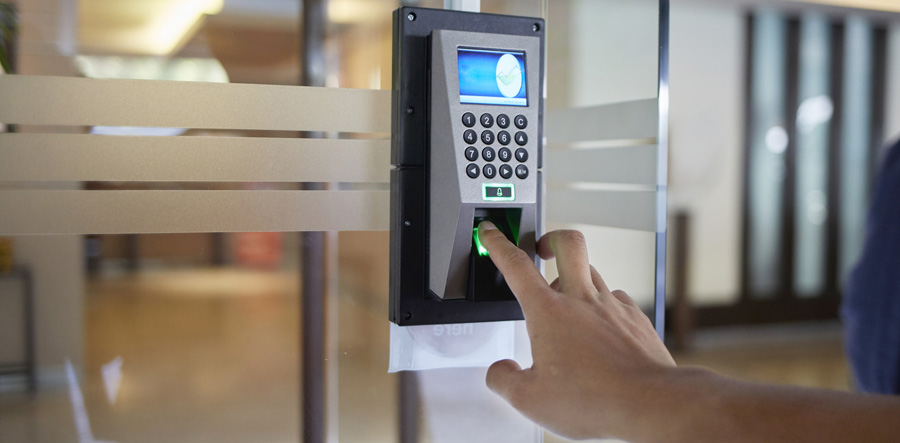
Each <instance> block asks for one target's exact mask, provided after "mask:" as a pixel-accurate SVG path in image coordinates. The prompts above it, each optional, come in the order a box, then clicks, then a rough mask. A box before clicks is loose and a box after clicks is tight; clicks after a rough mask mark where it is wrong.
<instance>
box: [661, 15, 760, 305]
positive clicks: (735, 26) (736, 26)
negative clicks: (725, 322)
mask: <svg viewBox="0 0 900 443" xmlns="http://www.w3.org/2000/svg"><path fill="white" fill-rule="evenodd" d="M745 33H746V22H745V12H744V11H743V10H741V9H740V8H738V7H736V6H734V5H721V4H716V3H712V2H704V3H699V2H678V3H675V4H674V5H673V7H672V15H671V33H670V47H671V53H670V54H671V66H670V91H671V108H670V112H671V115H670V118H669V145H670V146H669V149H670V150H669V214H670V215H671V214H674V213H675V212H677V211H688V213H689V214H690V215H691V221H692V225H691V231H690V233H689V235H690V237H691V243H690V246H689V247H690V253H691V263H690V267H689V275H688V279H689V294H690V295H691V297H692V299H693V300H694V301H695V302H696V303H699V304H712V303H728V302H731V301H734V300H735V299H736V298H737V296H738V289H739V285H740V264H741V260H740V256H741V232H742V231H741V202H742V195H741V190H742V188H743V185H742V180H743V176H742V166H741V164H742V163H743V152H744V145H743V143H744V141H743V137H744V133H743V132H744V131H743V121H744V95H743V94H744V85H743V82H744V77H745V73H744V69H745V61H744V60H745ZM670 223H671V218H670ZM670 228H671V226H670ZM670 240H671V239H670ZM670 244H672V243H671V241H670Z"/></svg>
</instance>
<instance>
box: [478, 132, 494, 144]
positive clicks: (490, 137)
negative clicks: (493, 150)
mask: <svg viewBox="0 0 900 443" xmlns="http://www.w3.org/2000/svg"><path fill="white" fill-rule="evenodd" d="M481 141H482V142H484V144H486V145H492V144H494V133H493V132H491V131H481Z"/></svg>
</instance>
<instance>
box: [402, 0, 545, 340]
mask: <svg viewBox="0 0 900 443" xmlns="http://www.w3.org/2000/svg"><path fill="white" fill-rule="evenodd" d="M435 29H448V30H456V31H468V32H483V33H500V34H510V35H523V36H537V37H539V38H540V42H541V43H540V52H541V54H540V57H539V60H540V65H541V66H540V70H541V71H540V72H544V51H545V49H544V21H543V20H542V19H539V18H529V17H515V16H506V15H495V14H484V13H470V12H459V11H448V10H441V9H427V8H416V7H401V8H399V9H397V10H395V11H394V17H393V77H392V97H391V112H392V119H391V120H392V126H391V164H392V165H393V169H392V171H391V220H390V230H391V239H390V320H391V321H393V322H394V323H397V324H398V325H401V326H409V325H427V324H445V323H470V322H487V321H504V320H522V319H523V318H524V317H523V315H522V310H521V307H520V306H519V303H518V302H517V301H516V300H515V299H514V298H513V297H510V295H511V293H510V292H509V290H508V287H507V288H505V291H506V292H503V291H499V292H498V293H497V296H495V297H491V298H490V299H482V300H472V299H471V297H470V298H469V299H461V300H440V299H438V298H437V297H436V296H434V294H431V293H430V291H429V290H428V244H427V243H428V213H427V208H428V201H427V199H428V187H427V186H428V177H427V176H426V174H427V168H426V162H427V150H428V143H429V133H430V132H429V131H430V128H429V127H428V124H429V121H430V119H429V115H428V112H429V111H428V110H429V102H428V100H429V90H430V77H431V73H430V70H429V67H430V65H431V63H430V60H429V52H430V51H429V36H430V35H431V33H432V31H434V30H435ZM534 96H535V98H536V99H537V100H538V104H537V106H538V112H539V116H540V118H539V122H538V125H539V126H538V135H539V137H538V149H537V155H538V167H540V166H541V163H542V162H541V159H542V154H543V147H542V146H541V143H540V140H542V138H543V133H542V126H543V124H542V123H543V114H542V110H543V93H542V91H538V92H537V93H535V95H534ZM537 180H538V181H540V174H537ZM541 186H542V184H541V183H540V182H539V183H538V189H541ZM538 201H539V206H540V200H538ZM473 255H477V254H473ZM481 259H482V260H483V259H489V258H487V257H483V258H481ZM472 260H473V262H474V260H475V258H474V256H473V258H472ZM472 284H473V285H474V284H475V282H474V281H473V282H472ZM503 286H505V283H504V284H503Z"/></svg>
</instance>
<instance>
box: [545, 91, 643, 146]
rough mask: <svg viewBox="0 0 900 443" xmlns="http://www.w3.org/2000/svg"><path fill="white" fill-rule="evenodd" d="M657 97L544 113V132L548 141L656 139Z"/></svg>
mask: <svg viewBox="0 0 900 443" xmlns="http://www.w3.org/2000/svg"><path fill="white" fill-rule="evenodd" d="M658 120H659V103H658V100H657V99H656V98H650V99H643V100H635V101H629V102H621V103H609V104H604V105H598V106H589V107H584V108H566V109H557V110H552V111H547V112H546V118H545V119H544V134H545V135H546V136H547V140H548V141H549V142H550V143H569V142H579V141H593V140H623V139H635V138H656V137H657V136H658V132H659V122H658Z"/></svg>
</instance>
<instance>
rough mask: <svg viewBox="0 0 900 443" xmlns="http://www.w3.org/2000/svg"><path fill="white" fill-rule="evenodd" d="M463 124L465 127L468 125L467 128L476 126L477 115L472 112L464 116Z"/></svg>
mask: <svg viewBox="0 0 900 443" xmlns="http://www.w3.org/2000/svg"><path fill="white" fill-rule="evenodd" d="M462 122H463V124H464V125H466V127H467V128H471V127H472V126H475V114H473V113H471V112H467V113H465V114H463V118H462Z"/></svg>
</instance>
